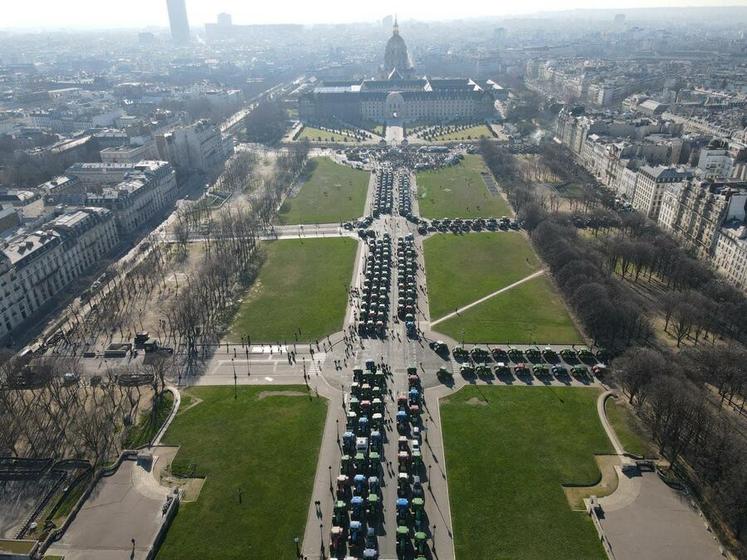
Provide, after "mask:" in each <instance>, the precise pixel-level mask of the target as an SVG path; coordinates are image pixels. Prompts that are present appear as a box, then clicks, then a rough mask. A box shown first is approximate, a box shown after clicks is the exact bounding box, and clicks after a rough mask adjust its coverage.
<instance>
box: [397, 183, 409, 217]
mask: <svg viewBox="0 0 747 560" xmlns="http://www.w3.org/2000/svg"><path fill="white" fill-rule="evenodd" d="M398 202H399V215H400V216H405V217H408V216H412V195H411V193H410V175H409V174H408V173H402V174H400V176H399V199H398Z"/></svg>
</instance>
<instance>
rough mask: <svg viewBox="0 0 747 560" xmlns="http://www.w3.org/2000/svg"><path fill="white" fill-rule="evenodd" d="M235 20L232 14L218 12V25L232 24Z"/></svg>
mask: <svg viewBox="0 0 747 560" xmlns="http://www.w3.org/2000/svg"><path fill="white" fill-rule="evenodd" d="M232 24H233V20H232V19H231V14H226V13H222V14H218V25H232Z"/></svg>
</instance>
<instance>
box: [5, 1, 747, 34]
mask: <svg viewBox="0 0 747 560" xmlns="http://www.w3.org/2000/svg"><path fill="white" fill-rule="evenodd" d="M188 4H189V12H190V21H191V22H193V24H194V25H198V24H204V23H205V22H208V21H213V20H214V19H215V14H217V13H220V12H228V13H231V14H232V15H233V17H234V20H235V22H236V23H243V24H251V23H303V24H320V23H350V22H370V21H373V20H376V19H378V18H380V17H381V16H380V14H381V13H386V12H391V13H397V14H399V16H400V18H401V19H402V20H406V19H418V20H422V21H432V20H449V19H463V18H468V19H469V18H480V17H505V16H516V15H529V14H533V15H536V14H538V13H543V12H557V11H566V10H577V9H594V10H596V9H600V8H604V9H609V10H625V9H636V8H652V7H674V6H702V7H714V6H745V5H747V4H746V3H745V2H744V1H743V0H731V1H730V0H621V1H618V2H614V3H612V4H605V5H604V6H601V5H600V4H599V2H596V1H593V0H570V1H568V2H558V1H557V0H527V1H525V2H520V3H508V4H507V3H500V2H499V3H491V4H486V3H485V2H484V1H478V0H466V1H463V2H436V3H434V2H429V1H426V0H408V1H407V2H393V1H387V2H383V3H370V2H358V3H352V4H351V3H350V2H344V1H342V0H323V1H320V2H312V3H310V2H301V1H298V0H290V1H287V2H280V3H277V2H275V3H273V2H260V3H251V4H249V3H247V2H244V1H242V0H216V1H215V2H212V1H211V2H206V1H203V0H192V1H190V2H189V3H188ZM165 16H166V10H165V7H164V6H163V3H161V2H154V1H153V0H131V1H130V2H127V3H126V4H111V3H107V4H102V3H101V2H98V1H97V0H69V1H66V2H57V1H52V0H30V1H28V2H8V3H6V5H4V6H3V8H2V21H0V29H12V28H19V27H20V28H32V29H40V28H41V29H43V28H54V29H59V28H71V29H75V28H88V29H106V28H122V27H149V26H163V22H164V17H165Z"/></svg>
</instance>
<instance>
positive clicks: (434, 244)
mask: <svg viewBox="0 0 747 560" xmlns="http://www.w3.org/2000/svg"><path fill="white" fill-rule="evenodd" d="M424 252H425V269H426V278H427V281H428V294H429V295H428V297H429V302H430V312H431V319H432V320H435V319H438V318H440V317H443V316H444V315H446V314H448V313H451V312H453V311H454V308H455V307H461V306H463V305H467V304H469V303H472V302H473V301H475V300H478V299H480V298H481V297H483V296H486V295H488V294H489V293H492V292H494V291H496V290H500V289H501V288H504V287H505V286H508V285H509V284H513V283H514V282H516V281H517V280H521V279H522V278H524V277H526V276H528V275H529V274H532V273H533V272H536V271H537V270H538V269H539V266H540V265H539V261H538V259H537V257H536V256H535V254H534V251H533V250H532V247H531V246H530V245H529V242H528V241H527V240H526V238H525V237H524V236H523V235H520V234H518V233H509V232H503V233H492V232H483V233H470V234H466V235H454V234H451V233H444V234H437V235H433V236H432V237H429V238H428V239H426V240H425V242H424Z"/></svg>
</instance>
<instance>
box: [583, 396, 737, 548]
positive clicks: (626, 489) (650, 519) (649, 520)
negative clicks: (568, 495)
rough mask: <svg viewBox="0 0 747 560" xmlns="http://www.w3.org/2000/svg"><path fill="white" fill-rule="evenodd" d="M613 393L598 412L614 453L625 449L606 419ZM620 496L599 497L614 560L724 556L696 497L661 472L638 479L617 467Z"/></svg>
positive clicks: (600, 402) (617, 493)
mask: <svg viewBox="0 0 747 560" xmlns="http://www.w3.org/2000/svg"><path fill="white" fill-rule="evenodd" d="M608 398H612V391H605V392H604V393H602V394H601V395H599V398H598V399H597V413H598V414H599V419H600V420H601V422H602V426H603V427H604V429H605V431H606V432H607V436H608V437H609V439H610V442H612V445H613V447H614V448H615V453H617V454H618V455H623V454H624V453H625V450H624V448H623V446H622V444H621V443H620V440H619V438H618V437H617V434H616V433H615V430H614V429H613V428H612V425H611V424H610V422H609V420H608V419H607V412H606V409H605V402H606V400H607V399H608ZM615 472H616V474H617V478H618V485H617V489H616V490H615V492H613V493H612V494H610V495H609V496H606V497H604V498H600V499H599V506H600V508H601V510H602V513H601V514H600V515H599V522H600V524H601V526H602V529H603V530H604V533H605V536H606V537H607V540H608V542H609V544H610V547H611V548H612V553H613V554H614V560H689V559H692V560H716V559H717V558H723V556H722V555H721V553H720V550H719V545H718V542H717V541H716V539H715V538H714V536H713V534H712V533H710V531H709V530H708V529H707V528H706V527H707V526H706V524H705V519H704V518H703V516H702V515H701V514H700V512H699V510H698V509H697V507H696V506H695V505H694V503H692V502H691V498H689V497H688V496H686V495H684V494H682V493H680V492H678V491H676V490H674V489H672V488H670V487H669V486H668V485H667V484H665V483H664V482H663V481H662V480H661V479H660V478H659V475H658V474H656V472H646V471H642V472H640V473H638V474H635V475H629V474H625V473H623V472H622V469H621V468H620V466H616V467H615Z"/></svg>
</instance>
